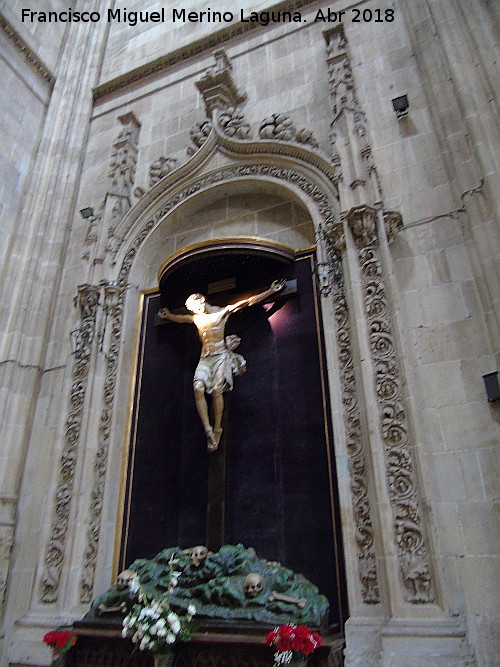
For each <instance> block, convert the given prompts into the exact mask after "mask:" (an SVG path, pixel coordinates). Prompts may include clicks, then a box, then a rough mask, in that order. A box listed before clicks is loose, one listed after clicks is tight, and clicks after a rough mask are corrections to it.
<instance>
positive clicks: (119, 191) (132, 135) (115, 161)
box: [108, 113, 141, 218]
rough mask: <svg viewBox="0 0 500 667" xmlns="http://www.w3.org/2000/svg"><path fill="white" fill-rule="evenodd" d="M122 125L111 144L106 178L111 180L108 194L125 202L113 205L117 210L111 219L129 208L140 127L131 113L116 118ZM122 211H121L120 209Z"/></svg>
mask: <svg viewBox="0 0 500 667" xmlns="http://www.w3.org/2000/svg"><path fill="white" fill-rule="evenodd" d="M118 120H119V121H120V123H121V124H122V125H123V127H122V129H121V131H120V133H119V135H118V138H117V140H116V141H115V143H114V144H113V151H112V154H111V161H110V165H109V173H108V176H109V178H110V179H111V187H110V189H109V193H110V194H113V195H118V196H120V197H123V198H124V199H126V202H120V203H119V204H116V203H115V206H114V208H119V209H120V210H117V211H116V213H115V211H114V210H113V213H114V214H113V217H114V218H118V217H121V216H123V215H124V214H125V213H126V212H127V211H128V209H129V208H130V205H131V204H130V201H131V193H132V188H133V185H134V179H135V168H136V164H137V144H138V140H139V131H140V128H141V125H140V123H139V121H138V120H137V118H136V117H135V115H134V114H133V113H127V114H125V115H124V116H120V117H119V118H118ZM122 208H123V209H124V210H123V211H122V210H121V209H122Z"/></svg>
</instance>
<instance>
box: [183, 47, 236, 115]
mask: <svg viewBox="0 0 500 667" xmlns="http://www.w3.org/2000/svg"><path fill="white" fill-rule="evenodd" d="M213 55H214V58H215V64H214V65H212V66H211V67H208V68H207V70H206V71H205V73H204V74H203V76H202V77H201V79H199V80H198V81H196V83H195V85H196V87H197V88H198V90H199V91H200V93H201V95H202V97H203V101H204V102H205V110H206V113H207V117H208V118H212V114H213V111H214V110H215V109H221V110H224V109H228V108H229V107H232V108H237V107H238V106H239V105H240V104H242V103H243V102H244V101H245V100H246V98H247V96H246V93H243V92H241V91H240V90H238V88H237V86H236V84H235V82H234V80H233V74H232V70H233V66H232V65H231V61H230V60H229V58H228V57H227V54H226V52H225V51H224V49H218V50H217V51H215V52H214V54H213Z"/></svg>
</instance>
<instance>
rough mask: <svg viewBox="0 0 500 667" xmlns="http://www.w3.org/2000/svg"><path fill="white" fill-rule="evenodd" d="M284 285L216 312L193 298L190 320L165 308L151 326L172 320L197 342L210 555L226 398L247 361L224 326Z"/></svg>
mask: <svg viewBox="0 0 500 667" xmlns="http://www.w3.org/2000/svg"><path fill="white" fill-rule="evenodd" d="M285 284H286V281H285V280H275V281H274V282H273V283H272V285H271V286H270V287H269V289H267V290H265V291H263V292H260V293H259V294H256V295H254V296H251V297H248V298H245V299H240V300H239V301H236V302H235V303H233V304H228V305H226V306H214V305H212V304H210V303H208V302H207V301H206V299H205V297H204V296H203V295H202V294H191V295H190V296H189V297H188V298H187V300H186V303H185V305H186V308H187V309H188V311H190V312H189V314H187V315H185V314H177V313H173V312H171V311H170V310H169V309H168V308H162V309H161V310H160V311H159V312H158V315H157V319H156V322H155V324H164V323H165V320H170V321H172V322H177V323H181V324H182V323H184V324H194V325H195V326H196V328H197V330H198V336H199V338H200V341H201V355H200V359H199V361H198V365H197V367H196V370H195V372H194V378H193V389H194V396H195V402H196V409H197V411H198V414H199V417H200V420H201V423H202V425H203V428H204V431H205V435H206V438H207V449H208V451H209V452H210V457H209V467H208V508H207V546H208V547H209V548H210V549H218V548H219V547H220V546H222V544H224V513H225V511H224V510H225V507H224V506H225V498H224V492H225V488H226V438H225V437H223V433H224V429H223V422H224V393H225V392H229V391H231V390H232V388H233V377H234V375H241V374H242V373H244V372H245V370H246V362H245V359H244V358H243V357H242V356H241V355H240V354H237V353H236V352H235V351H234V350H235V348H236V347H237V346H238V345H239V343H240V338H239V337H238V336H234V335H232V336H226V335H225V327H226V323H227V321H228V319H229V317H230V315H231V314H232V313H234V312H236V311H238V310H241V309H242V308H245V307H247V306H253V305H254V304H257V303H261V302H263V301H265V300H266V299H271V297H272V296H274V295H276V294H277V293H278V292H281V291H283V292H286V293H287V295H288V294H290V293H292V292H294V291H296V288H295V289H294V288H293V287H292V288H291V289H286V290H284V289H283V288H284V287H285ZM294 287H295V286H294ZM280 296H281V295H280ZM207 394H208V395H210V396H211V398H212V419H211V416H210V414H209V409H208V402H207Z"/></svg>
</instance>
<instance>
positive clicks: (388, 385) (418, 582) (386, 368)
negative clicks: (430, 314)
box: [347, 206, 434, 603]
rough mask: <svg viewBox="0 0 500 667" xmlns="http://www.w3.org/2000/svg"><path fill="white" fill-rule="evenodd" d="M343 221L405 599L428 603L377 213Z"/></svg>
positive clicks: (393, 220) (358, 212)
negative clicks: (355, 266) (362, 318)
mask: <svg viewBox="0 0 500 667" xmlns="http://www.w3.org/2000/svg"><path fill="white" fill-rule="evenodd" d="M347 220H348V224H349V227H350V229H351V232H352V234H353V238H354V241H355V244H356V248H357V250H358V257H359V264H360V267H361V273H362V280H363V293H364V300H365V309H366V314H367V323H368V327H369V336H370V349H371V354H372V360H373V364H374V367H375V388H376V395H377V401H378V407H379V415H380V426H381V432H382V437H383V441H384V445H385V455H386V474H387V484H388V489H389V498H390V502H391V507H392V512H393V516H394V531H395V539H396V545H397V549H398V556H399V565H400V570H401V575H402V580H403V583H404V586H405V589H406V600H407V601H408V602H411V603H430V602H433V601H434V592H433V585H432V581H431V566H430V555H429V548H428V544H427V539H426V535H425V530H424V526H423V521H422V515H421V509H420V503H419V492H418V484H417V477H416V472H415V470H414V464H413V457H412V453H411V448H410V438H409V432H408V423H407V416H406V412H405V406H404V403H403V396H402V379H401V375H400V372H399V367H398V360H397V353H396V350H395V346H394V339H393V334H392V324H391V319H390V312H389V304H388V299H387V295H386V291H385V286H384V280H383V272H382V265H381V260H380V256H379V240H378V234H377V212H376V210H375V209H373V208H371V207H369V206H360V207H357V208H354V209H352V210H351V211H350V212H349V214H348V216H347ZM385 221H386V222H387V221H389V222H388V224H389V228H390V229H394V228H395V227H396V228H397V227H398V226H399V225H400V224H401V218H400V216H399V215H398V214H397V213H394V212H391V213H390V214H388V215H386V218H385Z"/></svg>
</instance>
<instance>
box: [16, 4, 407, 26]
mask: <svg viewBox="0 0 500 667" xmlns="http://www.w3.org/2000/svg"><path fill="white" fill-rule="evenodd" d="M102 20H105V21H107V22H108V23H126V24H128V25H129V26H135V25H138V24H141V23H214V24H216V23H219V24H223V23H233V22H235V21H240V22H241V23H259V24H260V25H263V26H266V25H269V24H270V23H308V22H311V23H316V22H318V21H320V22H323V23H342V22H344V21H351V22H352V23H392V22H393V21H394V9H359V8H357V7H354V8H351V9H346V10H340V11H333V10H331V9H330V8H323V9H318V10H317V11H316V13H315V14H314V15H312V16H311V17H308V18H306V17H303V16H302V13H301V12H298V11H293V12H292V11H276V12H269V11H262V12H252V11H250V12H248V11H245V10H243V9H240V10H239V12H237V13H235V12H231V11H223V12H219V11H215V10H211V9H206V10H204V11H199V12H196V11H190V10H188V9H184V8H182V7H180V8H176V7H173V8H171V9H169V10H168V11H167V10H166V9H165V8H162V9H160V10H159V11H130V12H129V11H128V10H127V9H121V8H119V9H108V10H107V11H106V12H79V11H73V10H72V9H66V10H63V11H58V12H55V11H54V12H42V11H34V10H32V9H29V8H23V9H21V21H22V22H23V23H27V22H30V23H80V22H82V23H98V22H99V21H102Z"/></svg>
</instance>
